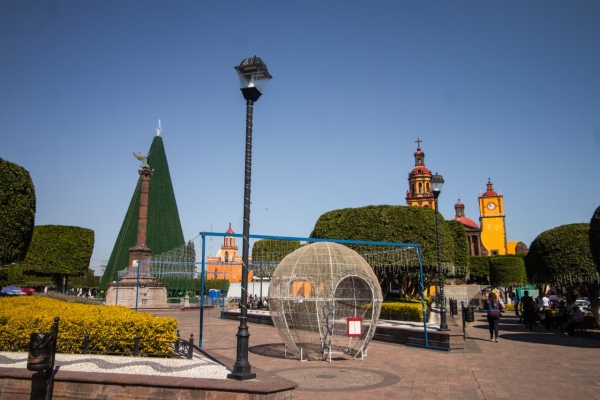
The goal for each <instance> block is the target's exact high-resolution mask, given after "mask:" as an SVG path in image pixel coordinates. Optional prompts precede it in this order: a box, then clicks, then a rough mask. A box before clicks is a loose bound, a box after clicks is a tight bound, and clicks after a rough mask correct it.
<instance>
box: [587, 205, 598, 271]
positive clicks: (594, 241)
mask: <svg viewBox="0 0 600 400" xmlns="http://www.w3.org/2000/svg"><path fill="white" fill-rule="evenodd" d="M589 237H590V250H591V252H592V259H593V260H594V263H595V264H596V269H597V270H598V272H600V207H598V208H596V211H595V212H594V215H593V216H592V219H591V220H590V235H589Z"/></svg>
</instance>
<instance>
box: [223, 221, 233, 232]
mask: <svg viewBox="0 0 600 400" xmlns="http://www.w3.org/2000/svg"><path fill="white" fill-rule="evenodd" d="M225 233H235V232H234V231H233V229H231V223H230V224H229V229H227V232H225Z"/></svg>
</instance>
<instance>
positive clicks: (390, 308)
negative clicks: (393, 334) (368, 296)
mask: <svg viewBox="0 0 600 400" xmlns="http://www.w3.org/2000/svg"><path fill="white" fill-rule="evenodd" d="M379 318H381V319H389V320H396V321H414V322H423V307H422V305H421V303H420V302H418V303H417V302H399V301H398V302H383V303H382V304H381V312H380V313H379Z"/></svg>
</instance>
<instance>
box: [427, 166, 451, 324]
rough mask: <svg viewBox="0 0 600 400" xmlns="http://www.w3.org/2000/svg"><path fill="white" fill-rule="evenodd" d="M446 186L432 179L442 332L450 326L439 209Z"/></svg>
mask: <svg viewBox="0 0 600 400" xmlns="http://www.w3.org/2000/svg"><path fill="white" fill-rule="evenodd" d="M443 184H444V178H442V176H441V175H438V173H437V172H436V173H435V175H433V176H432V177H431V187H432V189H433V199H434V201H435V232H436V236H437V253H438V272H439V274H440V293H439V297H440V317H441V319H440V331H449V330H450V329H448V324H447V323H446V299H445V298H444V270H443V269H442V243H441V240H440V222H439V220H438V214H439V208H438V197H439V196H440V193H441V192H442V185H443Z"/></svg>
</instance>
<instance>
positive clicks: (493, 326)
mask: <svg viewBox="0 0 600 400" xmlns="http://www.w3.org/2000/svg"><path fill="white" fill-rule="evenodd" d="M485 310H486V312H487V320H488V324H489V328H490V340H491V341H492V342H498V324H499V322H500V305H499V303H498V298H497V297H496V294H495V293H490V295H489V296H488V298H487V300H486V302H485Z"/></svg>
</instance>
